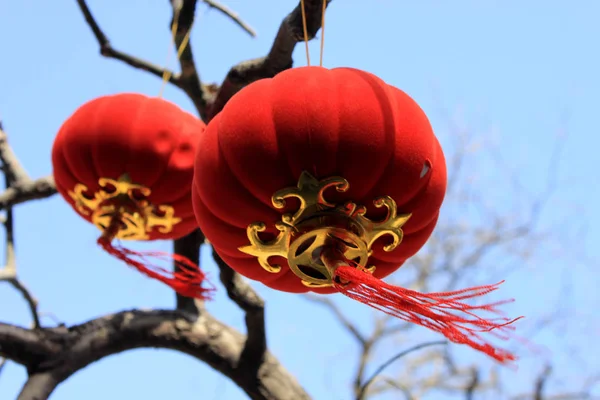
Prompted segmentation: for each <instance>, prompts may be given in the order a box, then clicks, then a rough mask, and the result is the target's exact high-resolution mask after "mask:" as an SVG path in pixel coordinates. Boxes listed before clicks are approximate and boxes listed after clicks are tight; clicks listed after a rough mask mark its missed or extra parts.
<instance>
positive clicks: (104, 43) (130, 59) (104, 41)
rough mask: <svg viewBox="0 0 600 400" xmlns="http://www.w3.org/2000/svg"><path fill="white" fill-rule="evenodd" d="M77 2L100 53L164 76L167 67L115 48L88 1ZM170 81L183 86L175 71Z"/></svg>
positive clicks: (160, 76) (158, 75)
mask: <svg viewBox="0 0 600 400" xmlns="http://www.w3.org/2000/svg"><path fill="white" fill-rule="evenodd" d="M77 4H78V5H79V8H80V9H81V12H82V13H83V17H84V18H85V21H86V22H87V24H88V26H89V27H90V29H91V30H92V32H93V33H94V37H95V38H96V40H97V41H98V45H99V46H100V54H102V55H103V56H104V57H107V58H113V59H115V60H119V61H122V62H124V63H125V64H127V65H129V66H131V67H133V68H137V69H141V70H144V71H146V72H149V73H151V74H152V75H154V76H157V77H159V78H162V77H163V74H164V73H165V68H162V67H159V66H157V65H154V64H152V63H150V62H149V61H145V60H142V59H140V58H137V57H134V56H132V55H129V54H127V53H124V52H121V51H119V50H116V49H114V48H113V47H112V45H111V44H110V41H109V40H108V38H107V37H106V35H105V34H104V32H103V31H102V29H101V28H100V26H99V25H98V22H96V20H95V18H94V16H93V15H92V12H91V11H90V8H89V7H88V5H87V3H86V1H85V0H77ZM169 82H170V83H172V84H173V85H175V86H177V87H180V88H181V80H180V76H179V74H175V73H172V72H171V73H170V78H169Z"/></svg>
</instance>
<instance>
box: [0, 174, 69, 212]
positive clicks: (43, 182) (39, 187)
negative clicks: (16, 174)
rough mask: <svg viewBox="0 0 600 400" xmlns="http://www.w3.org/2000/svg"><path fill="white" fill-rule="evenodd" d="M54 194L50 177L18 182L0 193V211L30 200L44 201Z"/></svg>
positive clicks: (52, 178) (54, 189)
mask: <svg viewBox="0 0 600 400" xmlns="http://www.w3.org/2000/svg"><path fill="white" fill-rule="evenodd" d="M56 193H57V191H56V184H55V183H54V177H53V176H52V175H50V176H46V177H44V178H39V179H36V180H29V181H27V182H18V183H15V184H14V185H13V186H12V187H10V188H8V189H6V190H5V191H4V192H3V193H0V210H4V209H6V208H7V207H11V206H14V205H17V204H21V203H25V202H27V201H30V200H41V199H46V198H48V197H51V196H53V195H55V194H56Z"/></svg>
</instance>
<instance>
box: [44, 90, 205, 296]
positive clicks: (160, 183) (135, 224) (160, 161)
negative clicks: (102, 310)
mask: <svg viewBox="0 0 600 400" xmlns="http://www.w3.org/2000/svg"><path fill="white" fill-rule="evenodd" d="M204 129H205V125H204V123H203V122H202V121H200V120H199V119H197V118H195V117H194V116H192V115H191V114H188V113H186V112H184V111H183V110H181V109H180V108H179V107H177V106H176V105H174V104H172V103H169V102H167V101H165V100H161V99H159V98H150V97H146V96H143V95H140V94H129V93H127V94H117V95H113V96H104V97H100V98H97V99H95V100H92V101H90V102H88V103H86V104H84V105H83V106H81V107H80V108H79V109H78V110H77V111H76V112H75V113H74V114H73V115H72V116H71V117H69V119H67V121H66V122H65V123H64V124H63V126H62V127H61V129H60V131H59V132H58V135H57V136H56V139H55V141H54V146H53V149H52V164H53V168H54V178H55V181H56V187H57V189H58V191H59V193H60V194H61V195H62V196H63V198H64V199H65V200H66V201H67V202H68V203H69V204H70V205H71V206H72V207H73V208H74V209H75V210H76V211H77V212H78V213H79V215H81V216H82V217H83V218H85V219H86V220H87V221H89V222H91V223H93V224H94V225H96V226H97V227H98V228H99V229H100V230H101V231H102V235H101V237H100V238H99V239H98V243H99V244H100V245H101V246H102V247H103V248H104V249H105V250H106V251H107V252H109V253H110V254H112V255H114V256H116V257H117V258H119V259H121V260H123V261H125V262H126V263H127V264H129V265H131V266H133V267H135V268H136V269H138V270H139V271H141V272H143V273H145V274H146V275H148V276H150V277H151V278H154V279H158V280H160V281H162V282H164V283H166V284H167V285H169V286H170V287H172V288H173V289H175V290H176V291H178V292H179V293H181V294H183V295H186V296H189V297H199V298H204V296H205V295H206V292H207V289H206V288H202V286H201V284H202V281H203V280H204V274H203V273H202V272H200V271H199V269H198V267H197V266H196V265H195V264H194V263H192V262H191V261H189V260H188V259H187V258H185V257H182V256H179V255H172V256H170V258H172V259H174V260H175V261H176V262H177V263H178V264H179V266H180V272H177V273H175V274H172V273H171V272H168V271H166V270H164V269H162V268H160V267H158V266H155V265H152V264H148V263H147V262H146V261H144V262H142V261H140V260H138V259H136V258H143V257H145V258H147V257H149V256H160V257H162V258H164V255H162V254H161V253H155V252H154V253H138V252H134V251H132V250H128V249H125V248H123V247H121V246H115V245H113V244H112V242H113V239H122V240H156V239H177V238H179V237H182V236H185V235H186V234H189V233H190V232H192V231H193V230H195V229H197V225H196V222H195V218H194V212H193V207H192V203H191V191H190V189H191V188H190V183H191V181H192V177H193V160H194V154H195V149H196V144H197V138H198V135H200V134H201V133H202V132H203V131H204Z"/></svg>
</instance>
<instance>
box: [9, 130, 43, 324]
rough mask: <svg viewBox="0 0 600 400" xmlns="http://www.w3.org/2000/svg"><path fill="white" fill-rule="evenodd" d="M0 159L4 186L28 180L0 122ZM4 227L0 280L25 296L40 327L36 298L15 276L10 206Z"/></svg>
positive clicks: (11, 211) (12, 221)
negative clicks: (3, 248) (2, 264)
mask: <svg viewBox="0 0 600 400" xmlns="http://www.w3.org/2000/svg"><path fill="white" fill-rule="evenodd" d="M0 161H1V162H2V171H3V172H4V178H5V181H6V188H7V189H9V188H11V187H12V186H13V185H15V184H18V183H19V182H29V181H31V179H30V178H29V175H27V172H25V168H23V167H22V166H21V163H20V162H19V160H18V159H17V157H16V156H15V154H14V152H13V151H12V149H11V147H10V145H9V144H8V138H7V136H6V133H5V132H4V129H3V127H2V123H1V122H0ZM3 225H4V228H5V229H6V248H5V257H6V259H5V263H4V267H3V268H2V269H0V281H6V282H8V283H10V284H11V285H12V286H13V287H14V288H15V289H17V290H18V291H19V292H20V293H21V294H22V295H23V298H25V301H26V302H27V304H28V306H29V310H30V312H31V318H32V320H33V327H34V328H36V329H37V328H39V327H40V317H39V315H38V310H37V300H36V299H35V298H34V297H33V295H32V294H31V292H30V291H29V290H27V288H26V287H25V285H24V284H23V283H22V282H21V281H20V280H19V278H18V276H17V259H16V257H15V238H14V215H13V210H12V206H9V207H8V208H7V209H6V217H5V219H4V221H3Z"/></svg>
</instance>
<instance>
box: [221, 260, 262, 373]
mask: <svg viewBox="0 0 600 400" xmlns="http://www.w3.org/2000/svg"><path fill="white" fill-rule="evenodd" d="M213 258H214V260H215V262H216V263H217V266H218V267H219V269H220V271H221V273H220V278H221V282H222V283H223V286H224V287H225V289H226V290H227V295H228V296H229V298H230V299H231V300H233V302H234V303H235V304H237V305H238V306H239V307H240V308H241V309H242V310H243V311H244V312H245V313H246V317H245V321H246V330H247V339H246V343H245V344H244V349H243V351H242V354H241V355H240V360H239V365H240V368H241V367H242V366H244V368H245V369H248V370H249V371H252V372H251V373H254V372H255V371H256V370H257V368H258V367H259V366H260V364H261V363H262V362H263V359H264V356H265V354H266V351H267V336H266V330H265V303H264V300H263V299H262V298H261V297H260V296H259V295H258V293H256V291H255V290H254V289H252V287H251V286H250V285H249V284H248V282H246V281H245V280H244V278H242V276H241V275H240V274H238V273H237V272H235V271H234V270H233V269H232V268H231V267H230V266H229V265H227V264H226V263H225V262H224V261H223V260H222V259H221V257H219V255H218V254H217V252H215V251H214V250H213Z"/></svg>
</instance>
